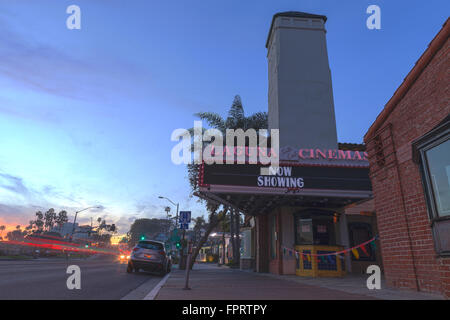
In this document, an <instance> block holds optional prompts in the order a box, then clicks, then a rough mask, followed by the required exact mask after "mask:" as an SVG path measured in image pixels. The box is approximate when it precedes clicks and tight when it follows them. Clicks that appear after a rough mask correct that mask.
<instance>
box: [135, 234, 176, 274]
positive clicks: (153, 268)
mask: <svg viewBox="0 0 450 320" xmlns="http://www.w3.org/2000/svg"><path fill="white" fill-rule="evenodd" d="M171 268H172V261H171V259H170V256H168V255H167V254H166V250H165V248H164V243H162V242H159V241H154V240H142V241H139V242H138V244H137V245H136V246H135V247H134V248H133V250H132V251H131V255H130V259H129V260H128V267H127V272H128V273H131V272H133V271H134V272H139V270H140V269H142V270H144V271H149V272H157V273H159V274H160V275H165V274H166V273H169V272H170V270H171Z"/></svg>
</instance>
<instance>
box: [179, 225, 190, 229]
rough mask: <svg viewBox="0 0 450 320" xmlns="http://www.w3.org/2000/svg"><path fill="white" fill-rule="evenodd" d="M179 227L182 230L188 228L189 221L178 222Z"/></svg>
mask: <svg viewBox="0 0 450 320" xmlns="http://www.w3.org/2000/svg"><path fill="white" fill-rule="evenodd" d="M180 229H183V230H187V229H189V223H180Z"/></svg>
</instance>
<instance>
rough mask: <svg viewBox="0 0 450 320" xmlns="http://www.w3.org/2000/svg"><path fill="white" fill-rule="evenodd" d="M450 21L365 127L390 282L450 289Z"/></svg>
mask: <svg viewBox="0 0 450 320" xmlns="http://www.w3.org/2000/svg"><path fill="white" fill-rule="evenodd" d="M449 33H450V23H449V21H448V20H447V22H446V23H445V24H444V26H443V27H442V29H441V31H440V32H439V33H438V34H437V35H436V37H435V38H434V39H433V40H432V42H431V43H430V44H429V46H428V48H427V50H426V51H425V52H424V53H423V55H422V56H421V57H420V59H419V60H418V61H417V63H416V65H415V66H414V68H413V69H412V70H411V71H410V72H409V74H408V75H407V77H406V78H405V80H404V82H403V83H402V84H401V85H400V87H399V88H398V89H397V91H396V92H395V93H394V95H393V97H392V98H391V99H390V100H389V102H388V103H387V104H386V106H385V108H384V109H383V111H382V112H381V113H380V115H379V116H378V117H377V119H376V120H375V122H374V123H373V124H372V126H371V127H370V129H369V130H368V132H367V133H366V135H365V138H364V141H365V143H366V146H367V152H368V155H369V162H370V178H371V181H372V186H373V193H374V197H375V210H376V217H377V222H378V229H379V234H380V241H381V251H382V257H383V264H384V272H385V277H386V280H387V284H388V285H390V286H393V287H398V288H405V289H413V290H418V291H427V292H436V293H442V294H443V295H444V296H446V297H447V298H448V297H450V140H449V139H450V134H449V132H450V122H449V113H450V104H449V97H450V90H449V83H450V82H449V69H450V65H449V40H448V38H449Z"/></svg>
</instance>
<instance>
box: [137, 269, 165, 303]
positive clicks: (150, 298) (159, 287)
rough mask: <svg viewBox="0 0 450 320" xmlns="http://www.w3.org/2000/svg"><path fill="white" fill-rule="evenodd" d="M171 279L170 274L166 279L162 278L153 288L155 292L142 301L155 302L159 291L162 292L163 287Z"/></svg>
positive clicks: (151, 292)
mask: <svg viewBox="0 0 450 320" xmlns="http://www.w3.org/2000/svg"><path fill="white" fill-rule="evenodd" d="M169 277H170V273H168V274H167V275H166V276H165V277H164V278H162V280H161V281H160V282H159V283H158V284H157V285H156V286H155V287H154V288H153V290H152V291H150V292H149V293H148V294H147V295H146V296H145V297H144V299H142V300H155V298H156V296H157V295H158V292H159V290H161V287H162V286H163V285H164V284H165V283H166V282H167V279H169Z"/></svg>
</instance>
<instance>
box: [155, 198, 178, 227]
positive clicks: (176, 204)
mask: <svg viewBox="0 0 450 320" xmlns="http://www.w3.org/2000/svg"><path fill="white" fill-rule="evenodd" d="M158 198H159V199H166V200H167V201H169V202H170V203H171V204H173V205H174V206H177V215H176V221H175V227H177V226H178V210H179V208H180V204H179V203H175V202H173V201H172V200H170V199H169V198H166V197H163V196H159V197H158Z"/></svg>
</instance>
